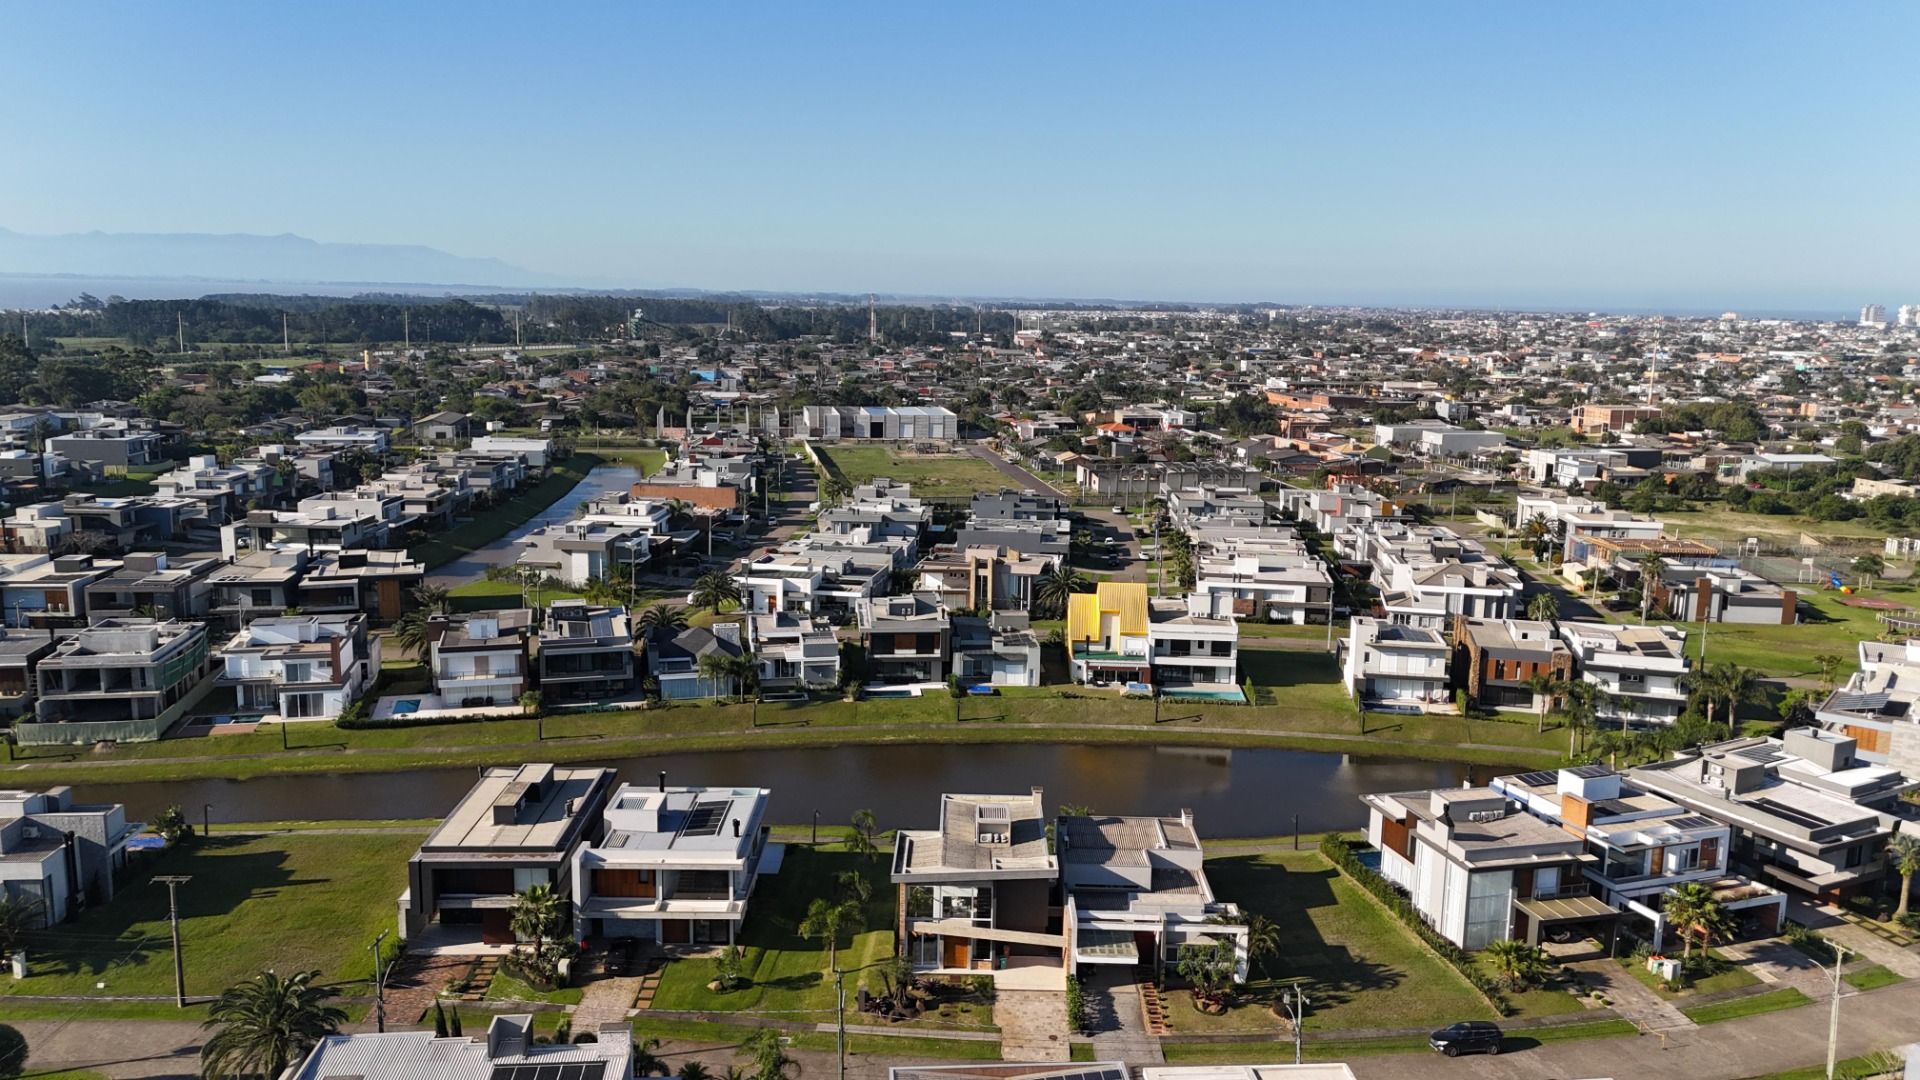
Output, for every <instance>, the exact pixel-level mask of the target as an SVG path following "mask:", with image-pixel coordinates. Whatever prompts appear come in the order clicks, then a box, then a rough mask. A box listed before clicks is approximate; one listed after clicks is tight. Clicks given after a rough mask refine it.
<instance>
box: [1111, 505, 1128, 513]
mask: <svg viewBox="0 0 1920 1080" xmlns="http://www.w3.org/2000/svg"><path fill="white" fill-rule="evenodd" d="M1113 512H1114V513H1116V514H1124V513H1126V512H1127V508H1126V507H1124V506H1116V507H1114V508H1113Z"/></svg>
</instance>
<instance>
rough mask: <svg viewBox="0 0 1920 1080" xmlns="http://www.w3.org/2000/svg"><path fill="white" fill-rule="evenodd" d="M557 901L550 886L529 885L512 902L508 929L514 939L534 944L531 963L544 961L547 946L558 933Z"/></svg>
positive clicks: (559, 905)
mask: <svg viewBox="0 0 1920 1080" xmlns="http://www.w3.org/2000/svg"><path fill="white" fill-rule="evenodd" d="M560 907H561V901H560V897H559V896H558V895H557V894H555V893H554V891H553V886H551V885H529V886H527V888H526V891H524V892H522V893H521V894H520V895H518V896H516V897H514V898H513V909H512V910H511V911H510V912H509V913H508V916H507V926H508V928H509V929H511V930H512V931H513V935H514V936H515V937H519V938H525V939H527V940H528V941H531V942H533V962H534V964H535V965H536V966H538V965H539V963H540V961H541V960H542V959H543V958H544V956H545V953H546V944H547V942H548V941H550V940H552V938H553V936H554V935H555V934H557V933H559V931H560Z"/></svg>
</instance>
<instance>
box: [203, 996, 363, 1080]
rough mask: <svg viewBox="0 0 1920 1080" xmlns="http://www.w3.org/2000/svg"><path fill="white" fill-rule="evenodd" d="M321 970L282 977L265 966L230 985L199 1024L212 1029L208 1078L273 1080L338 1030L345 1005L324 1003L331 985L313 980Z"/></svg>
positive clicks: (205, 1047)
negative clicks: (337, 1005)
mask: <svg viewBox="0 0 1920 1080" xmlns="http://www.w3.org/2000/svg"><path fill="white" fill-rule="evenodd" d="M319 977H320V973H319V972H318V971H303V972H300V973H298V974H295V975H293V976H290V977H288V978H285V979H283V978H281V977H280V976H278V975H276V974H274V973H273V972H271V971H263V972H261V973H260V974H258V975H256V976H254V977H253V978H251V979H248V980H247V981H246V982H243V983H240V984H238V985H236V986H230V987H228V988H227V989H226V990H225V991H224V992H223V993H222V994H221V995H220V997H219V998H218V999H216V1000H215V1001H214V1003H213V1004H212V1005H210V1006H208V1008H207V1019H206V1022H205V1023H203V1024H201V1025H200V1026H201V1027H202V1028H204V1029H211V1030H212V1031H213V1035H211V1036H209V1037H208V1039H207V1041H206V1042H205V1043H203V1044H202V1045H201V1047H200V1073H201V1075H202V1076H204V1077H206V1080H229V1078H233V1080H238V1078H240V1077H259V1078H261V1080H274V1078H275V1077H278V1076H279V1075H280V1074H281V1073H282V1072H284V1071H286V1069H287V1067H288V1066H289V1065H292V1064H293V1063H294V1062H296V1061H299V1060H300V1059H301V1058H302V1057H303V1056H305V1055H306V1053H307V1052H308V1051H310V1050H312V1049H313V1047H314V1045H315V1044H317V1043H318V1042H319V1041H320V1040H321V1039H323V1038H325V1037H327V1036H328V1035H332V1034H334V1033H335V1032H337V1031H339V1030H340V1025H341V1024H343V1023H345V1022H346V1019H347V1014H346V1010H344V1009H340V1008H337V1007H335V1006H332V1005H327V1004H325V1001H326V999H327V998H328V997H329V996H331V995H332V993H333V991H331V990H329V989H326V988H325V987H320V986H316V985H314V980H315V979H318V978H319Z"/></svg>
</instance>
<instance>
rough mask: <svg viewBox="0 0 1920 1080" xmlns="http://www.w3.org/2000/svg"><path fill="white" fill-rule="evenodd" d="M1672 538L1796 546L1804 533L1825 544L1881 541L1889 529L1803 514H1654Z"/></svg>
mask: <svg viewBox="0 0 1920 1080" xmlns="http://www.w3.org/2000/svg"><path fill="white" fill-rule="evenodd" d="M1653 516H1654V517H1657V518H1659V519H1660V520H1661V521H1662V522H1663V523H1665V524H1666V526H1667V533H1668V535H1670V536H1680V537H1683V538H1687V539H1709V540H1736V541H1739V540H1745V539H1747V538H1748V537H1750V536H1757V537H1760V538H1762V539H1767V540H1772V541H1774V542H1775V543H1779V544H1786V545H1795V546H1797V545H1798V544H1799V543H1800V536H1801V534H1803V533H1804V534H1805V535H1807V536H1811V537H1813V538H1815V539H1817V540H1821V541H1833V540H1881V539H1884V538H1885V537H1886V535H1887V532H1886V530H1885V529H1880V528H1876V527H1875V526H1873V525H1869V524H1868V523H1866V522H1864V521H1815V520H1814V519H1812V518H1810V517H1804V516H1802V515H1799V514H1747V513H1742V512H1740V511H1738V510H1729V509H1727V508H1725V507H1714V508H1712V509H1708V510H1662V511H1660V512H1659V513H1657V514H1655V515H1653Z"/></svg>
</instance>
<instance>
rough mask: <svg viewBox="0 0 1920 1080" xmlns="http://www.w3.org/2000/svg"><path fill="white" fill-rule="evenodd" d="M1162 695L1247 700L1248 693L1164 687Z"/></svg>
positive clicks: (1198, 699)
mask: <svg viewBox="0 0 1920 1080" xmlns="http://www.w3.org/2000/svg"><path fill="white" fill-rule="evenodd" d="M1160 696H1161V697H1170V698H1187V699H1189V700H1193V701H1245V700H1247V695H1246V694H1244V693H1242V692H1241V691H1239V690H1176V689H1163V690H1161V691H1160Z"/></svg>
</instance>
